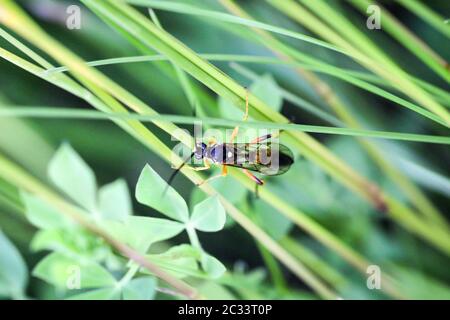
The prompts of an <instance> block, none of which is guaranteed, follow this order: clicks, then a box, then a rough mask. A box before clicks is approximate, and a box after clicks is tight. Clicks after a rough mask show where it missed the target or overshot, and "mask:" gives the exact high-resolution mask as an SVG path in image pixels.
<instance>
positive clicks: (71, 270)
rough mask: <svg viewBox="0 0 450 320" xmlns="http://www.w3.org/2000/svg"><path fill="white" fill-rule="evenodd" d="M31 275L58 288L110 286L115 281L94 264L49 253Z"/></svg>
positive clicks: (99, 266)
mask: <svg viewBox="0 0 450 320" xmlns="http://www.w3.org/2000/svg"><path fill="white" fill-rule="evenodd" d="M33 275H34V276H35V277H38V278H40V279H42V280H44V281H46V282H48V283H50V284H52V285H54V286H56V287H58V288H67V287H68V286H70V285H71V284H73V285H74V286H76V285H78V284H79V285H80V289H85V288H98V287H106V286H112V285H114V284H115V283H116V280H115V279H114V277H113V276H112V275H111V273H110V272H109V271H108V270H106V269H105V268H103V267H102V266H101V265H100V264H98V263H95V262H91V261H89V262H87V261H79V260H77V259H75V258H69V257H67V256H65V255H62V254H60V253H51V254H49V255H47V256H46V257H45V258H44V259H42V260H41V261H40V262H39V263H38V264H37V266H36V267H35V268H34V270H33Z"/></svg>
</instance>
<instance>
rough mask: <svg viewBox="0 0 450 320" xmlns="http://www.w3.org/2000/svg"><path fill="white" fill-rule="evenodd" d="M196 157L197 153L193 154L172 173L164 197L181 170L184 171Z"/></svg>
mask: <svg viewBox="0 0 450 320" xmlns="http://www.w3.org/2000/svg"><path fill="white" fill-rule="evenodd" d="M194 155H195V152H192V153H191V155H190V156H189V158H187V159H186V160H184V161H183V163H182V164H181V165H180V166H179V167H178V168H177V169H175V171H174V172H172V174H171V175H170V177H169V179H168V180H167V186H166V188H165V189H164V192H163V196H165V194H166V192H167V190H168V189H169V187H170V186H171V185H172V182H173V180H174V179H175V177H176V175H177V174H178V172H180V170H181V169H183V167H184V166H185V165H186V164H187V163H188V162H189V160H191V159H192V157H193V156H194Z"/></svg>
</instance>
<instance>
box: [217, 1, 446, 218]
mask: <svg viewBox="0 0 450 320" xmlns="http://www.w3.org/2000/svg"><path fill="white" fill-rule="evenodd" d="M221 3H222V4H223V5H224V6H225V7H226V8H227V9H228V10H229V11H231V12H232V13H234V14H236V15H239V16H242V17H244V18H251V17H250V16H249V14H248V13H246V12H245V11H243V10H242V8H240V7H239V6H238V5H236V4H235V3H234V2H232V1H230V0H221ZM253 30H254V32H255V33H257V34H259V35H261V36H262V39H261V41H260V42H261V43H263V44H264V45H265V46H266V47H267V48H268V49H269V50H271V51H273V52H274V53H275V54H277V55H279V56H281V57H282V58H283V59H286V60H288V61H292V60H296V59H301V58H302V57H301V55H300V57H299V54H298V52H297V51H296V50H294V49H292V48H290V47H288V46H287V45H285V44H283V43H281V42H280V41H278V40H277V39H275V38H274V37H273V36H272V35H271V34H269V33H267V32H264V31H262V30H258V29H253ZM297 72H298V73H299V74H300V75H302V76H303V77H304V78H305V79H306V80H307V81H309V82H310V83H311V85H312V87H313V88H314V89H315V90H316V92H317V93H318V94H319V95H320V96H321V97H323V99H324V100H325V101H326V102H327V103H328V104H329V105H330V107H332V108H333V110H334V111H335V112H336V114H337V115H338V116H339V117H340V118H341V119H342V120H343V121H345V122H346V123H347V124H348V125H349V126H350V127H353V128H360V127H361V126H360V124H359V122H358V121H357V119H356V118H355V117H353V115H352V114H351V112H350V111H349V110H348V109H347V107H346V105H345V104H343V103H342V102H341V100H340V98H339V97H338V96H336V95H335V94H334V93H333V91H332V90H331V88H330V87H329V86H328V85H327V84H326V83H325V82H323V81H321V80H320V79H319V78H317V77H315V76H314V75H312V74H309V73H308V72H305V71H304V70H302V69H298V68H297ZM360 143H361V144H362V146H363V147H364V148H365V149H366V150H367V152H368V154H369V155H370V156H371V157H372V158H373V159H374V161H375V162H376V163H377V164H378V166H379V167H380V168H381V169H382V170H383V171H384V172H385V173H386V174H387V175H388V176H389V177H390V178H391V179H392V180H393V181H394V182H395V183H396V184H397V185H398V186H399V187H400V188H401V189H402V191H403V192H404V193H405V194H406V195H407V196H408V198H409V199H410V201H411V202H412V203H414V204H415V206H416V207H417V208H419V209H420V210H421V212H423V213H424V214H425V215H427V216H430V215H432V216H435V217H437V219H436V220H438V219H439V220H440V221H442V220H443V219H442V218H440V217H441V216H442V215H441V214H440V212H439V211H438V210H437V209H436V208H435V207H434V206H433V205H432V203H431V202H430V201H429V200H428V199H427V198H426V197H425V195H424V194H423V193H422V192H421V191H420V189H418V188H417V187H416V186H415V185H414V184H413V183H412V182H410V180H408V179H407V178H406V177H405V176H404V175H403V174H401V173H400V171H399V170H398V169H396V168H395V167H394V166H392V165H391V164H390V163H389V161H388V160H387V159H386V158H385V156H384V155H383V153H382V152H381V151H379V150H378V149H377V148H376V147H375V146H374V145H373V144H371V143H370V142H368V141H365V140H360ZM363 183H364V182H363ZM366 187H367V186H366ZM367 188H368V189H371V190H373V192H374V194H373V198H374V200H375V203H376V199H377V198H380V197H382V196H381V195H380V193H379V191H376V190H377V189H376V188H375V189H374V188H373V186H370V187H367ZM411 213H412V212H411ZM412 214H414V213H412ZM439 225H444V226H447V223H446V222H445V221H443V223H441V224H439Z"/></svg>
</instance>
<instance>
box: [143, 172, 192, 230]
mask: <svg viewBox="0 0 450 320" xmlns="http://www.w3.org/2000/svg"><path fill="white" fill-rule="evenodd" d="M166 187H167V189H166ZM136 199H137V201H139V202H140V203H142V204H145V205H147V206H149V207H151V208H153V209H155V210H158V211H159V212H161V213H162V214H164V215H166V216H168V217H170V218H172V219H175V220H178V221H181V222H187V221H188V219H189V211H188V206H187V204H186V201H184V199H183V198H182V197H181V196H180V194H179V193H178V192H176V191H175V189H173V188H172V187H170V186H167V182H166V181H164V180H163V179H162V178H161V177H160V176H159V175H158V174H157V173H156V171H155V170H153V169H152V168H151V167H150V166H149V165H146V166H145V167H144V169H143V170H142V173H141V175H140V176H139V180H138V183H137V185H136Z"/></svg>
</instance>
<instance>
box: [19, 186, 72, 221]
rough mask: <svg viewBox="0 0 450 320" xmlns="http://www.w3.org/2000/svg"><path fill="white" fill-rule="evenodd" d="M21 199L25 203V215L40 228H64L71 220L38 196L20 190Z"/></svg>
mask: <svg viewBox="0 0 450 320" xmlns="http://www.w3.org/2000/svg"><path fill="white" fill-rule="evenodd" d="M21 196H22V201H23V203H24V205H25V216H26V217H27V219H28V220H29V221H30V222H31V223H32V224H33V225H34V226H36V227H38V228H40V229H57V228H66V227H68V226H69V225H70V224H71V222H70V221H69V220H68V219H67V218H66V217H65V216H63V215H62V214H61V213H59V212H58V211H57V210H56V209H54V208H53V207H51V206H49V205H48V204H47V203H45V202H44V201H43V200H41V199H39V198H38V197H36V196H34V195H31V194H28V193H26V192H22V194H21Z"/></svg>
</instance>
